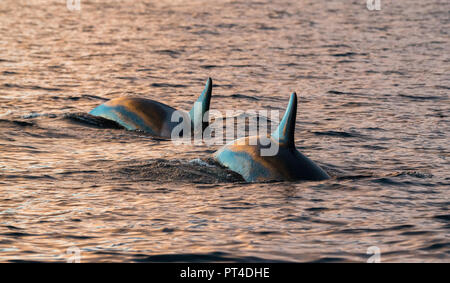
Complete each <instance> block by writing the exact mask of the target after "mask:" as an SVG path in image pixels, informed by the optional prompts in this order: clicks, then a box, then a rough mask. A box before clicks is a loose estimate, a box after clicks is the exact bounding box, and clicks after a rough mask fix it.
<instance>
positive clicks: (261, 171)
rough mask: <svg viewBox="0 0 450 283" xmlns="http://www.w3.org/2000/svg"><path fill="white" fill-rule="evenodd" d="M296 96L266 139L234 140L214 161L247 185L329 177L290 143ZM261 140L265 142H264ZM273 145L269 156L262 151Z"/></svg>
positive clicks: (295, 95) (258, 137) (292, 139)
mask: <svg viewBox="0 0 450 283" xmlns="http://www.w3.org/2000/svg"><path fill="white" fill-rule="evenodd" d="M296 115H297V94H296V93H295V92H294V93H292V94H291V97H290V100H289V104H288V106H287V108H286V112H285V114H284V116H283V119H282V120H281V122H280V125H279V126H278V128H277V129H276V130H275V131H274V132H273V133H272V134H271V136H270V137H264V138H262V137H261V136H252V137H245V138H240V139H237V140H234V141H232V142H230V143H228V144H226V145H225V146H223V147H222V148H221V149H220V150H218V151H217V152H216V153H215V154H214V159H215V160H216V161H217V162H219V163H220V164H221V165H223V166H225V167H227V168H228V169H230V170H231V171H234V172H236V173H239V174H240V175H241V176H242V177H243V178H244V179H245V180H246V181H247V182H260V181H284V180H286V181H295V180H317V181H320V180H326V179H329V178H330V176H329V175H328V174H327V173H326V172H325V171H324V170H323V169H322V168H320V167H319V166H318V165H316V164H315V163H314V162H313V161H311V160H310V159H309V158H308V157H306V156H304V155H303V154H302V153H300V152H299V151H298V150H297V149H296V148H295V144H294V132H295V119H296ZM264 139H265V140H266V141H265V142H264ZM274 145H275V146H276V147H275V148H276V151H275V152H273V153H272V154H271V155H268V154H263V152H264V150H267V149H268V148H269V147H270V148H273V146H274Z"/></svg>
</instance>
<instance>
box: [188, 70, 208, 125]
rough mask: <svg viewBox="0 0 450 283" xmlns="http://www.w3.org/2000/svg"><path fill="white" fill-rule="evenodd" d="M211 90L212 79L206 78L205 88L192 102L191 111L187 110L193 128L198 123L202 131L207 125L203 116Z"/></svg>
mask: <svg viewBox="0 0 450 283" xmlns="http://www.w3.org/2000/svg"><path fill="white" fill-rule="evenodd" d="M211 92H212V80H211V78H208V80H207V81H206V85H205V89H204V90H203V92H202V94H201V95H200V96H199V97H198V99H197V101H196V102H195V103H194V106H192V109H191V111H189V116H190V118H191V123H192V126H193V128H194V129H197V127H198V125H202V127H201V130H202V131H203V130H204V129H205V128H206V127H207V126H208V122H203V116H204V115H205V113H206V112H207V111H208V110H209V103H210V101H211ZM196 126H197V127H196Z"/></svg>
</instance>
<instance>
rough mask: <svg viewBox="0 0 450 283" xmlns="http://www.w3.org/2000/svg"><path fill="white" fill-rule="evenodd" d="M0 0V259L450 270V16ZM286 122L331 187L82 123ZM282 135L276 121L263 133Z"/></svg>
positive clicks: (314, 6) (204, 150) (201, 0)
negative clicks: (96, 115) (181, 118)
mask: <svg viewBox="0 0 450 283" xmlns="http://www.w3.org/2000/svg"><path fill="white" fill-rule="evenodd" d="M343 2H344V1H313V0H301V1H299V0H296V1H294V0H284V1H268V0H260V1H205V0H193V1H132V0H123V1H95V0H90V1H88V0H81V11H70V10H69V9H68V8H67V7H66V3H65V1H51V0H48V1H44V0H43V1H37V0H36V1H25V0H22V1H17V0H14V1H13V0H2V1H0V261H1V262H22V261H45V262H55V261H61V262H65V261H66V260H67V258H68V256H69V255H68V253H67V251H68V249H70V248H73V247H76V248H78V249H80V251H81V262H94V261H95V262H101V261H108V262H111V261H112V262H166V261H169V262H172V261H196V262H197V261H219V262H223V261H231V262H260V261H263V262H266V261H295V262H298V261H301V262H366V261H367V260H368V258H369V257H370V254H367V250H368V248H370V247H373V246H375V247H378V248H379V249H380V252H381V261H382V262H423V261H426V262H450V237H449V235H450V222H449V219H450V212H449V207H450V205H449V204H450V200H449V197H450V194H449V184H450V176H449V169H450V166H449V165H450V164H449V159H450V146H449V145H450V142H449V141H450V134H449V133H450V119H449V113H450V103H449V102H450V100H449V92H450V77H449V73H450V64H449V63H450V40H449V30H450V2H449V1H438V0H433V1H418V0H413V1H389V0H381V3H382V6H381V10H380V11H369V10H368V9H367V8H366V1H365V0H355V1H345V3H343ZM208 77H212V78H213V80H214V89H213V96H212V100H211V108H212V109H218V110H228V109H230V110H235V109H242V110H249V109H254V110H260V109H266V110H270V109H275V110H280V111H284V109H285V107H286V104H287V102H288V98H289V94H290V93H291V92H292V91H296V92H297V94H298V95H299V105H298V115H297V124H296V135H295V137H296V141H295V143H296V145H297V148H298V149H299V150H300V151H301V152H302V153H304V154H305V155H307V156H308V157H310V158H311V159H312V160H314V161H316V162H317V163H318V164H319V165H320V166H322V167H323V168H324V169H325V170H326V171H327V172H329V173H330V175H331V176H332V178H331V179H330V180H326V181H321V182H306V181H301V182H300V181H299V182H272V183H245V182H244V181H243V180H242V179H241V178H240V176H238V175H236V174H234V173H233V172H230V171H228V170H226V169H225V168H222V167H221V166H220V165H218V164H217V163H215V162H214V161H213V160H212V154H213V153H214V152H215V151H216V150H217V149H218V148H219V146H206V145H195V146H194V145H177V146H174V145H173V144H172V142H170V141H167V140H161V139H156V138H154V137H151V136H149V135H147V134H145V133H142V132H138V131H126V130H124V129H121V128H120V127H117V125H114V124H113V123H111V124H109V123H105V122H104V121H103V124H102V123H97V122H98V121H94V122H92V120H91V118H92V117H88V116H86V115H85V114H84V113H87V112H89V111H90V110H91V109H93V108H94V107H96V106H97V105H99V104H101V103H104V102H105V101H107V100H109V99H112V98H116V97H121V96H139V97H145V98H149V99H155V100H158V101H160V102H164V103H166V104H168V105H171V106H173V107H176V108H177V109H184V110H189V109H190V108H191V104H192V103H193V102H194V101H195V100H196V98H197V96H198V95H199V94H200V93H201V91H202V89H203V85H204V83H205V81H206V79H207V78H208ZM272 122H273V123H277V121H272Z"/></svg>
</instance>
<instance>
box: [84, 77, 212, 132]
mask: <svg viewBox="0 0 450 283" xmlns="http://www.w3.org/2000/svg"><path fill="white" fill-rule="evenodd" d="M211 92H212V80H211V78H208V80H207V82H206V85H205V89H204V90H203V92H202V94H201V95H200V96H199V98H198V99H197V101H196V102H195V103H194V106H193V107H192V109H191V111H190V112H189V118H190V121H191V129H198V128H199V127H200V129H201V130H204V129H205V128H206V127H207V126H208V123H205V122H203V117H204V115H205V113H206V112H207V111H208V110H209V104H210V101H211ZM175 111H177V110H176V109H175V108H172V107H170V106H168V105H166V104H163V103H160V102H157V101H154V100H150V99H145V98H136V97H119V98H115V99H111V100H109V101H107V102H105V103H104V104H102V105H100V106H97V107H96V108H94V109H93V110H92V111H91V112H89V114H91V115H93V116H99V117H102V118H105V119H108V120H113V121H115V122H117V123H118V124H120V125H121V126H123V127H124V128H126V129H128V130H141V131H144V132H147V133H149V134H151V135H153V136H157V137H161V138H171V134H172V130H173V129H174V128H175V127H176V126H177V125H179V124H180V123H179V121H172V120H173V119H172V115H173V114H174V112H175ZM186 114H187V113H186Z"/></svg>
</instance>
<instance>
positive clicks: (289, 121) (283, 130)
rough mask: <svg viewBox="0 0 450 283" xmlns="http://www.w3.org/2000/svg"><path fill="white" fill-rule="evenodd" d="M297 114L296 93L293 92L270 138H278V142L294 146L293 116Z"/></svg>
mask: <svg viewBox="0 0 450 283" xmlns="http://www.w3.org/2000/svg"><path fill="white" fill-rule="evenodd" d="M296 116H297V94H296V93H295V92H293V93H292V94H291V98H290V99H289V104H288V106H287V108H286V112H285V113H284V116H283V119H281V122H280V125H279V126H278V128H277V129H276V130H275V131H274V132H273V133H272V138H274V139H275V140H278V141H279V143H281V144H285V145H287V146H289V147H295V143H294V133H295V118H296Z"/></svg>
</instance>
